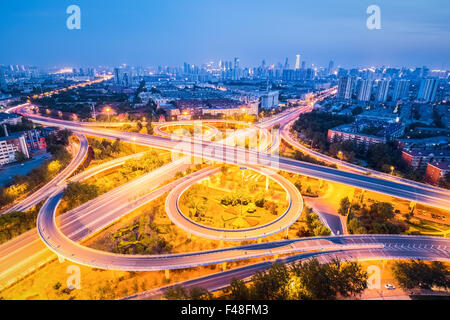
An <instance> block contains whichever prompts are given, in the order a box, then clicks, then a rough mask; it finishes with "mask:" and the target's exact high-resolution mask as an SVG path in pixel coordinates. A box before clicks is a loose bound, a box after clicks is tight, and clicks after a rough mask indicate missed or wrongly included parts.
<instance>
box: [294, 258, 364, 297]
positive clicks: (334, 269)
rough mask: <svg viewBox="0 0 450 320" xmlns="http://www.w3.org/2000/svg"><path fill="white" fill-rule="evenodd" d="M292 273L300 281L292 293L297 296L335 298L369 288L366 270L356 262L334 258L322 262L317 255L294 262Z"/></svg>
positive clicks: (351, 294)
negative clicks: (327, 261)
mask: <svg viewBox="0 0 450 320" xmlns="http://www.w3.org/2000/svg"><path fill="white" fill-rule="evenodd" d="M292 274H293V275H294V276H295V277H296V278H295V279H296V280H297V282H298V284H297V285H296V286H294V288H295V291H296V292H293V296H294V298H297V299H314V300H316V299H319V300H332V299H336V297H337V295H340V296H343V297H348V296H353V295H356V294H360V293H361V292H363V291H364V289H366V287H367V273H366V272H364V271H363V270H362V266H361V265H359V264H358V263H356V262H347V263H342V262H340V261H339V260H337V259H335V260H333V261H331V262H330V263H326V264H320V263H319V261H318V260H317V259H315V258H314V259H311V260H309V261H305V262H301V261H300V262H298V263H296V264H294V265H293V266H292ZM291 294H292V293H291Z"/></svg>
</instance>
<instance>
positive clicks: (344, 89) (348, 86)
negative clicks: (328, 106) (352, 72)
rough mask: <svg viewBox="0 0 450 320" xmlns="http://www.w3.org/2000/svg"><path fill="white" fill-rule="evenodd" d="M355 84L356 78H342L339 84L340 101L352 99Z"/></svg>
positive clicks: (338, 94)
mask: <svg viewBox="0 0 450 320" xmlns="http://www.w3.org/2000/svg"><path fill="white" fill-rule="evenodd" d="M354 83H355V78H353V77H348V76H345V77H340V78H339V83H338V93H337V97H338V99H342V100H348V99H351V98H352V91H353V86H354Z"/></svg>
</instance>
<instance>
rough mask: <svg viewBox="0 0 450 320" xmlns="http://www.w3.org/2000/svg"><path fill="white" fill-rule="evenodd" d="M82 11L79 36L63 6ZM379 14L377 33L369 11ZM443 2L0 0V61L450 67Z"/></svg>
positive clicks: (449, 25) (449, 20) (447, 5)
mask: <svg viewBox="0 0 450 320" xmlns="http://www.w3.org/2000/svg"><path fill="white" fill-rule="evenodd" d="M71 4H76V5H79V6H80V8H81V14H82V17H81V21H82V22H81V23H82V28H81V30H68V29H67V28H66V19H67V17H68V15H67V14H66V8H67V7H68V6H69V5H71ZM371 4H376V5H378V6H380V8H381V25H382V29H381V30H368V29H367V27H366V19H367V17H368V15H367V14H366V9H367V7H368V6H369V5H371ZM449 39H450V1H448V0H420V1H414V0H409V1H406V0H369V1H367V0H316V1H304V0H276V1H274V0H271V1H269V0H240V1H237V0H222V1H216V0H209V1H207V0H190V1H185V0H178V1H175V0H164V1H160V0H2V1H0V42H1V43H2V46H1V49H0V64H32V65H41V66H65V65H68V66H90V65H118V64H121V63H127V64H130V65H159V64H161V65H164V64H166V65H181V64H182V63H183V62H184V61H187V62H190V63H195V64H200V63H203V62H206V61H209V60H214V61H218V60H220V59H222V60H225V59H226V60H232V58H233V57H239V58H240V60H241V64H243V65H259V64H260V63H261V61H262V60H263V59H265V60H266V61H267V63H277V62H284V59H285V58H286V57H289V60H290V63H291V64H293V63H294V59H295V54H297V53H299V54H301V55H302V59H305V60H306V62H307V63H308V64H311V63H315V64H318V65H326V64H328V61H329V60H330V59H333V60H335V63H336V64H337V65H342V66H344V67H351V66H371V65H393V66H402V65H405V66H422V65H429V66H431V67H439V68H440V67H442V66H444V67H446V68H450V40H449Z"/></svg>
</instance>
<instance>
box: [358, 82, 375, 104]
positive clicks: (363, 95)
mask: <svg viewBox="0 0 450 320" xmlns="http://www.w3.org/2000/svg"><path fill="white" fill-rule="evenodd" d="M358 88H359V89H358V100H359V101H370V95H371V94H372V80H367V79H360V80H359V82H358Z"/></svg>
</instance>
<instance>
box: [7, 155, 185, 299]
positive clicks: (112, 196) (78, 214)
mask: <svg viewBox="0 0 450 320" xmlns="http://www.w3.org/2000/svg"><path fill="white" fill-rule="evenodd" d="M139 156H142V154H134V155H131V156H127V157H123V158H119V159H115V160H112V161H109V162H106V163H103V164H100V165H98V166H96V167H93V168H90V169H88V170H86V171H83V172H82V173H80V174H78V175H77V176H75V177H73V178H72V179H70V180H71V181H82V180H85V179H88V178H90V177H92V176H93V175H96V174H98V173H100V172H103V171H106V170H109V169H111V168H114V167H117V166H120V165H122V164H123V163H124V162H125V161H126V160H129V159H131V158H135V157H139ZM180 163H181V160H180V161H179V162H175V163H170V164H168V165H166V166H163V167H161V168H159V169H156V170H154V171H152V172H150V173H149V174H146V175H144V176H142V177H139V178H137V179H135V180H133V181H131V182H128V183H126V184H124V185H122V186H120V187H118V188H116V189H114V190H112V191H110V192H108V193H106V194H104V195H102V196H100V197H98V198H96V199H94V200H92V201H90V202H88V203H86V204H84V205H82V206H80V207H79V208H76V209H74V210H71V211H69V212H66V213H64V214H63V215H61V216H58V217H57V218H56V221H57V224H58V225H59V226H60V227H61V228H62V230H63V231H64V232H65V233H66V234H68V235H69V236H70V237H71V238H72V239H74V240H75V241H80V240H82V239H84V238H85V236H86V235H87V234H92V233H93V232H95V231H96V230H99V229H101V228H103V227H105V226H107V225H109V224H110V223H111V221H112V220H111V219H113V220H114V219H118V218H120V217H121V216H122V215H123V214H125V213H127V212H129V211H132V210H134V209H136V208H138V207H140V206H142V205H143V204H145V203H147V202H148V201H151V200H152V199H153V198H152V197H155V196H160V195H162V194H164V193H165V192H168V191H170V188H173V187H174V186H175V185H176V183H174V182H173V183H171V184H168V185H167V186H164V187H163V188H159V189H156V190H155V192H151V190H152V189H154V188H156V187H158V186H159V185H160V184H161V183H162V182H164V179H165V177H166V176H167V175H171V174H174V173H176V172H177V171H180V170H183V169H186V168H187V166H186V165H184V164H180ZM63 189H64V185H61V186H60V187H59V190H58V191H62V190H63ZM161 192H162V193H161ZM142 194H143V195H142ZM36 231H37V230H36V229H32V230H30V231H28V232H26V233H24V234H21V235H19V236H17V237H15V238H13V239H12V240H10V241H7V242H6V243H4V244H2V245H0V290H1V289H2V288H4V287H6V286H8V285H10V284H12V283H14V282H15V281H17V280H19V279H21V278H23V277H24V276H26V275H27V274H29V273H30V272H32V271H34V270H36V269H37V268H39V267H41V266H43V265H44V264H45V263H47V262H49V261H51V260H53V259H54V258H55V256H54V253H53V252H52V251H50V250H48V248H47V247H46V246H45V245H44V243H43V242H42V240H41V239H40V237H39V235H38V233H37V232H36Z"/></svg>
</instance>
